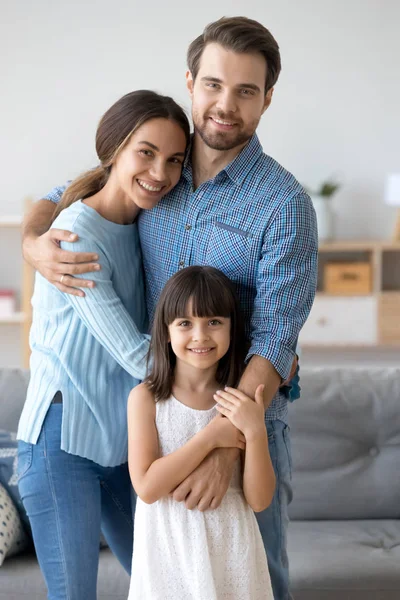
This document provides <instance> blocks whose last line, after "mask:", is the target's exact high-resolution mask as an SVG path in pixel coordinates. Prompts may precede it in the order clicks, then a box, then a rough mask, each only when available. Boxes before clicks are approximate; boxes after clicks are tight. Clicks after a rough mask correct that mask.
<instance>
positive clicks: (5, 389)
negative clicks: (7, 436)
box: [0, 369, 29, 431]
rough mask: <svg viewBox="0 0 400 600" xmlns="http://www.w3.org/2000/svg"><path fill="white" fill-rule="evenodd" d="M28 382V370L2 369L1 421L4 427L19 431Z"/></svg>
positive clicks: (0, 387) (0, 370)
mask: <svg viewBox="0 0 400 600" xmlns="http://www.w3.org/2000/svg"><path fill="white" fill-rule="evenodd" d="M28 382H29V371H28V370H23V369H0V423H1V427H2V429H6V430H7V431H17V428H18V421H19V417H20V414H21V411H22V407H23V405H24V402H25V397H26V390H27V388H28Z"/></svg>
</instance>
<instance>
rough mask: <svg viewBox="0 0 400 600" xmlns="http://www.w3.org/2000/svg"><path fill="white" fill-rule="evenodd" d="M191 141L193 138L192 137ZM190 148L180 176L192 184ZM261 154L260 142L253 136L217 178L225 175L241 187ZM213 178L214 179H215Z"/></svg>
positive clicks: (255, 135)
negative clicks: (222, 174)
mask: <svg viewBox="0 0 400 600" xmlns="http://www.w3.org/2000/svg"><path fill="white" fill-rule="evenodd" d="M192 140H193V137H192ZM191 146H192V142H191V143H190V146H189V148H188V152H187V156H186V159H185V162H184V165H183V170H182V175H183V177H185V179H187V181H189V182H192V163H191ZM262 153H263V148H262V146H261V143H260V140H259V139H258V136H257V134H254V135H253V136H252V137H251V138H250V140H249V142H248V143H247V144H246V146H245V147H244V148H243V150H242V151H241V152H240V153H239V154H238V155H237V156H236V157H235V158H234V159H233V161H232V162H230V163H229V164H228V165H227V166H226V167H224V168H223V169H222V170H221V171H220V172H219V173H218V174H217V175H216V176H215V178H216V177H219V176H220V175H221V173H225V175H227V176H228V177H229V179H231V180H232V181H233V182H234V183H236V184H237V185H241V184H242V183H243V181H244V180H245V179H246V177H247V175H248V173H249V172H250V170H251V169H252V167H253V165H254V163H255V162H256V161H257V160H258V159H259V158H260V156H261V154H262ZM215 178H214V179H215Z"/></svg>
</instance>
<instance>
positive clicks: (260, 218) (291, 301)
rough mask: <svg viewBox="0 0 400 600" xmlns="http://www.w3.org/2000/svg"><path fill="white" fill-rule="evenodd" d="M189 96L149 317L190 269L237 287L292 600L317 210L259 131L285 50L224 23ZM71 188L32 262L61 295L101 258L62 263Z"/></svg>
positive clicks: (283, 590)
mask: <svg viewBox="0 0 400 600" xmlns="http://www.w3.org/2000/svg"><path fill="white" fill-rule="evenodd" d="M187 58H188V68H189V70H188V72H187V75H186V79H187V87H188V90H189V94H190V96H191V99H192V117H193V123H194V136H193V141H192V147H191V151H190V154H189V156H188V160H187V161H186V164H185V165H184V169H183V174H182V178H181V181H180V183H179V184H178V185H177V186H176V188H175V189H174V190H172V191H171V192H170V193H169V194H168V195H167V196H165V197H164V199H163V200H162V201H161V202H160V203H159V205H158V206H157V207H156V208H155V209H153V210H151V211H145V212H143V213H142V214H141V215H140V218H139V230H140V236H141V244H142V250H143V261H144V268H145V277H146V287H147V302H148V309H149V314H150V316H151V315H152V314H153V311H154V307H155V304H156V301H157V298H158V296H159V293H160V291H161V289H162V287H163V286H164V284H165V282H166V281H167V279H168V278H169V277H170V276H171V275H172V274H173V273H175V272H176V271H177V270H178V269H180V268H183V267H185V266H188V265H190V264H209V265H213V266H215V267H217V268H219V269H221V270H222V271H224V272H225V274H226V275H228V276H229V277H230V278H231V279H233V280H234V281H235V283H236V284H237V289H238V293H239V297H240V300H241V304H242V308H243V310H244V314H245V317H246V324H247V331H248V333H249V336H250V340H251V347H250V350H249V353H248V357H247V366H246V370H245V372H244V374H243V377H242V379H241V382H240V385H239V387H240V389H241V390H243V391H244V392H245V393H247V394H248V395H250V396H252V397H254V393H255V389H256V387H257V386H258V385H259V384H260V383H263V384H264V385H265V394H264V396H265V398H264V399H265V407H266V423H267V429H268V435H269V441H270V452H271V458H272V461H273V464H274V468H275V471H276V479H277V488H276V493H275V496H274V500H273V502H272V505H271V506H270V507H269V508H268V509H267V510H266V511H264V512H263V513H259V514H258V515H257V517H258V522H259V526H260V530H261V533H262V536H263V540H264V544H265V547H266V551H267V554H268V562H269V568H270V573H271V580H272V586H273V590H274V597H275V600H288V599H289V598H290V593H289V582H288V561H287V554H286V529H287V521H288V517H287V506H288V503H289V502H290V499H291V487H290V475H291V473H290V443H289V431H288V427H287V396H288V391H287V390H285V388H283V387H280V386H281V384H282V382H284V381H285V380H287V379H288V377H289V375H290V372H291V366H292V364H293V361H295V346H296V341H297V337H298V334H299V331H300V329H301V327H302V326H303V324H304V322H305V320H306V318H307V316H308V314H309V311H310V309H311V305H312V302H313V299H314V294H315V287H316V265H317V231H316V222H315V215H314V211H313V208H312V204H311V201H310V199H309V197H308V196H307V194H306V193H305V192H304V190H303V189H302V187H301V186H300V185H299V183H298V182H297V181H296V180H295V179H294V177H293V176H292V175H291V174H290V173H288V172H287V171H285V170H284V169H283V168H282V167H281V166H280V165H279V164H277V163H276V162H275V161H274V160H273V159H272V158H270V157H269V156H266V155H265V154H263V151H262V148H261V145H260V143H259V141H258V138H257V136H256V134H255V130H256V128H257V125H258V123H259V120H260V118H261V116H262V114H263V113H264V112H265V111H266V110H267V108H268V107H269V105H270V103H271V99H272V94H273V89H274V85H275V83H276V81H277V79H278V76H279V72H280V68H281V64H280V54H279V47H278V45H277V43H276V41H275V39H274V38H273V37H272V35H271V34H270V33H269V31H268V30H267V29H265V28H264V27H263V26H262V25H261V24H260V23H258V22H256V21H253V20H250V19H247V18H244V17H235V18H223V19H220V20H219V21H216V22H215V23H211V24H210V25H208V26H207V27H206V28H205V30H204V32H203V34H202V35H200V36H199V37H198V38H197V39H196V40H194V42H192V44H191V45H190V47H189V50H188V57H187ZM63 189H64V188H56V189H55V190H53V192H52V193H51V194H49V196H47V199H45V200H41V201H40V202H39V203H38V204H37V205H36V207H35V208H34V210H33V212H32V214H31V215H30V216H29V217H28V218H27V220H26V223H25V229H24V243H23V249H24V256H25V258H26V259H27V260H28V261H29V262H30V263H31V264H32V265H33V266H34V267H35V268H36V269H37V270H39V271H40V272H41V273H42V275H44V276H45V277H46V278H47V279H49V281H52V282H53V283H54V284H55V285H56V286H57V287H58V288H59V289H60V290H61V291H63V292H68V293H74V294H78V295H82V294H83V293H84V292H83V291H82V290H81V289H79V288H82V287H85V286H91V285H93V283H92V282H90V281H82V279H78V280H77V279H74V278H73V275H74V274H78V273H79V274H81V273H86V272H90V271H93V269H94V267H95V264H94V261H96V257H95V256H94V255H90V254H73V253H69V252H65V251H62V250H61V249H59V247H58V240H68V241H71V239H70V237H69V235H70V234H69V232H65V231H59V230H50V231H47V229H48V227H49V224H50V218H51V214H52V211H53V205H52V203H51V202H49V200H53V201H57V200H58V199H59V198H60V196H61V193H62V191H63ZM236 458H237V453H236V451H234V450H218V451H215V452H214V453H213V454H212V455H210V456H209V457H208V459H207V460H205V461H204V462H203V463H202V465H201V466H200V467H199V468H198V469H197V470H196V471H194V472H193V473H192V475H191V476H190V477H189V478H188V479H187V480H185V481H184V482H183V483H182V484H181V485H180V486H179V487H178V488H177V490H176V491H175V494H174V497H175V499H176V500H177V501H185V503H186V506H187V507H188V509H193V508H195V507H197V508H198V509H200V510H206V509H214V508H216V507H217V506H218V505H219V504H220V502H221V500H222V498H223V496H224V494H225V492H226V489H227V487H228V484H229V480H230V476H231V473H232V469H233V464H234V462H235V460H236Z"/></svg>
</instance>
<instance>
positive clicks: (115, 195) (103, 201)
mask: <svg viewBox="0 0 400 600" xmlns="http://www.w3.org/2000/svg"><path fill="white" fill-rule="evenodd" d="M83 202H84V203H85V204H87V205H88V206H90V207H91V208H94V210H95V211H97V212H98V213H99V215H101V216H102V217H103V218H104V219H107V221H112V222H113V223H118V224H119V225H129V224H130V223H133V221H134V220H135V219H136V217H137V215H138V214H139V210H140V209H139V207H138V206H136V204H135V203H134V202H133V201H132V200H131V198H129V197H128V196H127V195H126V194H125V192H124V191H123V190H121V188H120V187H119V186H117V185H116V183H115V182H114V181H113V178H112V176H110V178H109V180H108V181H107V183H106V185H105V186H104V187H103V188H102V189H101V190H100V191H99V192H97V194H94V195H93V196H90V198H86V200H83Z"/></svg>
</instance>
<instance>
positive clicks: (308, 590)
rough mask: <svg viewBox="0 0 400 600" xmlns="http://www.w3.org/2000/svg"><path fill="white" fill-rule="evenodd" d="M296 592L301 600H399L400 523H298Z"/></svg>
mask: <svg viewBox="0 0 400 600" xmlns="http://www.w3.org/2000/svg"><path fill="white" fill-rule="evenodd" d="M288 550H289V556H290V578H291V588H292V591H293V595H294V597H295V598H296V600H339V599H340V600H345V599H346V598H351V599H352V600H361V599H362V600H370V599H371V600H372V599H374V600H378V598H379V600H395V599H397V600H398V598H399V594H400V591H399V589H400V588H399V583H400V567H399V565H400V521H398V520H397V521H396V520H382V521H380V520H369V521H293V522H292V523H290V525H289V537H288Z"/></svg>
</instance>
